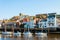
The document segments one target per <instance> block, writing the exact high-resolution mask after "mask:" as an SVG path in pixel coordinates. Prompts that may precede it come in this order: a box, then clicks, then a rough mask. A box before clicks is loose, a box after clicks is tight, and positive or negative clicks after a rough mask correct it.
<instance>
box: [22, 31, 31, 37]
mask: <svg viewBox="0 0 60 40" xmlns="http://www.w3.org/2000/svg"><path fill="white" fill-rule="evenodd" d="M23 34H24V37H32V33H31V32H30V31H28V32H24V33H23Z"/></svg>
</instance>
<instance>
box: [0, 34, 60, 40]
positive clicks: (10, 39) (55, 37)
mask: <svg viewBox="0 0 60 40" xmlns="http://www.w3.org/2000/svg"><path fill="white" fill-rule="evenodd" d="M0 40H60V34H48V36H47V37H40V36H37V35H32V37H25V36H24V35H21V36H14V35H12V36H7V35H2V34H0Z"/></svg>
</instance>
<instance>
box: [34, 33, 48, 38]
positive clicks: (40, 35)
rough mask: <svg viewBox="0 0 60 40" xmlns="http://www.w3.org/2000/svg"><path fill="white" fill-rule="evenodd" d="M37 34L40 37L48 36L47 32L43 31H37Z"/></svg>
mask: <svg viewBox="0 0 60 40" xmlns="http://www.w3.org/2000/svg"><path fill="white" fill-rule="evenodd" d="M35 35H36V36H38V37H47V33H43V32H38V33H35Z"/></svg>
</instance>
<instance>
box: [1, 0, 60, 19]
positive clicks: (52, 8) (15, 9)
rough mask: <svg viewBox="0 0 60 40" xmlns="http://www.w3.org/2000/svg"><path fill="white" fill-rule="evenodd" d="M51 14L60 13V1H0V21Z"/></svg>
mask: <svg viewBox="0 0 60 40" xmlns="http://www.w3.org/2000/svg"><path fill="white" fill-rule="evenodd" d="M51 12H57V13H60V0H0V19H3V18H4V19H7V18H11V17H13V16H16V15H19V13H23V14H27V15H35V14H39V13H51Z"/></svg>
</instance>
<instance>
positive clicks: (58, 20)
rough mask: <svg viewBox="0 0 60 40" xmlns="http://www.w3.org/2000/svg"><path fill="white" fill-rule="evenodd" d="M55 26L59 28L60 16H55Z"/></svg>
mask: <svg viewBox="0 0 60 40" xmlns="http://www.w3.org/2000/svg"><path fill="white" fill-rule="evenodd" d="M56 25H57V27H58V28H60V15H58V14H57V15H56Z"/></svg>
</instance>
